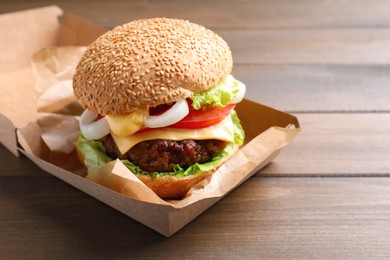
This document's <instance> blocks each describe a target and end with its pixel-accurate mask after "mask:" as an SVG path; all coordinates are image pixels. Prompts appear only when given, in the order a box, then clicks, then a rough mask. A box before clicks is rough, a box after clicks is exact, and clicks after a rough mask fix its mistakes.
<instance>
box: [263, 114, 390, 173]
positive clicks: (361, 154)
mask: <svg viewBox="0 0 390 260" xmlns="http://www.w3.org/2000/svg"><path fill="white" fill-rule="evenodd" d="M297 116H298V119H299V120H300V124H301V126H302V132H301V133H300V135H298V137H297V138H296V140H294V142H293V143H292V144H291V145H289V146H288V147H287V148H286V149H284V150H283V151H282V153H281V154H280V155H279V157H277V158H276V159H275V160H274V162H273V163H271V164H270V165H269V166H268V167H267V168H265V169H264V170H263V171H261V172H260V175H266V176H313V177H314V176H390V135H389V132H390V124H388V123H387V122H390V113H383V114H382V113H367V114H365V113H362V114H360V113H357V114H354V113H352V114H351V113H345V114H344V113H342V114H338V113H330V114H315V113H314V114H297Z"/></svg>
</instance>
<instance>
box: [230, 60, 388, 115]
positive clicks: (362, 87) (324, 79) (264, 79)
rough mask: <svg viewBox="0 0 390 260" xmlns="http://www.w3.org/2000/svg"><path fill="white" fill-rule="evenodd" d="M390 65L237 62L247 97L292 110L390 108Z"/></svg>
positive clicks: (361, 110) (344, 110) (239, 77)
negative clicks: (256, 63) (251, 63)
mask: <svg viewBox="0 0 390 260" xmlns="http://www.w3.org/2000/svg"><path fill="white" fill-rule="evenodd" d="M389 71H390V66H388V65H335V64H323V65H320V64H311V65H305V64H303V65H299V64H295V65H291V64H277V65H271V64H264V65H254V66H249V65H240V64H238V65H235V66H234V68H233V75H234V76H235V77H236V78H238V79H240V80H241V81H243V82H244V83H245V84H246V86H247V94H246V97H247V98H249V99H251V100H253V101H256V102H259V103H263V104H266V105H268V106H271V107H275V108H278V109H280V110H284V111H289V112H293V113H296V112H305V113H308V112H327V113H329V112H378V111H382V112H383V111H387V112H389V111H390V102H389V100H390V88H389V85H390V73H389Z"/></svg>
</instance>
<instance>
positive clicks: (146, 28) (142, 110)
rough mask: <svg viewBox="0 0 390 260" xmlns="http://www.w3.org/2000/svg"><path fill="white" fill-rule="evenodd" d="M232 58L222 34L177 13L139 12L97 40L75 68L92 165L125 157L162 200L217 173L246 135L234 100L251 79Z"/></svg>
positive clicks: (83, 142) (82, 137)
mask: <svg viewBox="0 0 390 260" xmlns="http://www.w3.org/2000/svg"><path fill="white" fill-rule="evenodd" d="M232 63H233V61H232V54H231V51H230V49H229V46H228V45H227V43H226V42H225V41H224V40H223V39H222V38H221V37H220V36H218V35H217V34H215V33H214V32H212V31H211V30H209V29H206V28H205V27H203V26H200V25H197V24H194V23H190V22H188V21H184V20H180V19H167V18H154V19H141V20H135V21H132V22H130V23H127V24H124V25H121V26H118V27H116V28H114V29H113V30H111V31H108V32H107V33H105V34H103V35H102V36H100V37H99V38H98V39H96V41H94V42H93V43H91V44H90V45H89V46H88V47H87V49H86V51H85V52H84V54H83V55H82V57H81V59H80V61H79V63H78V65H77V67H76V71H75V73H74V76H73V90H74V95H75V98H76V100H77V102H78V103H79V104H80V105H81V106H82V107H83V109H84V112H83V113H82V114H81V116H80V133H79V135H78V139H77V141H76V142H75V145H76V148H77V151H78V154H79V158H80V160H81V162H82V163H83V165H85V166H86V168H87V169H88V174H89V175H93V174H94V172H95V171H96V170H98V169H99V168H100V167H101V166H103V165H104V164H106V163H108V162H110V161H112V160H115V159H120V160H121V161H122V162H123V164H124V165H125V166H126V167H127V168H128V169H129V170H130V171H131V172H132V173H133V174H135V175H136V176H137V177H138V178H139V179H140V180H141V181H142V182H144V183H145V185H147V186H148V187H149V188H150V189H152V190H153V191H154V192H155V193H156V194H157V195H158V196H160V197H161V198H163V199H178V198H181V197H182V196H184V195H185V194H186V193H187V192H188V190H189V189H190V188H191V187H192V186H194V185H195V184H197V183H198V182H200V181H201V180H203V179H205V178H207V177H208V176H210V175H212V174H213V173H214V172H215V171H216V170H217V169H218V168H219V167H220V166H221V165H222V164H223V163H224V162H226V160H228V159H229V158H230V157H231V156H232V155H233V154H234V153H235V152H236V151H237V150H238V148H239V146H240V145H242V144H243V142H244V130H243V128H242V127H241V125H240V121H239V119H238V117H237V114H236V112H235V110H234V108H235V106H236V104H237V103H239V102H240V101H241V100H242V99H243V97H244V94H245V85H244V84H243V83H241V82H240V81H238V80H236V79H235V78H234V77H233V76H232V75H231V70H232ZM101 182H104V180H101ZM101 184H103V185H104V183H101Z"/></svg>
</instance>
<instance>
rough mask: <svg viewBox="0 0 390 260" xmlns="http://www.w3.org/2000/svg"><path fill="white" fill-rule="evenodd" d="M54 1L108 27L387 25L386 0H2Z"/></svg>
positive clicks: (12, 6)
mask: <svg viewBox="0 0 390 260" xmlns="http://www.w3.org/2000/svg"><path fill="white" fill-rule="evenodd" d="M50 4H56V5H58V6H60V7H61V8H62V9H63V10H65V11H67V12H73V13H76V14H78V15H80V16H83V17H85V18H87V19H89V20H91V21H94V22H95V23H98V24H100V25H103V26H106V27H107V28H112V27H114V26H116V25H118V24H122V23H125V22H127V21H129V20H133V19H140V18H151V17H174V18H182V19H188V20H190V21H193V22H196V23H200V24H204V25H205V26H207V27H211V28H213V29H216V28H264V29H270V28H303V27H304V28H312V27H383V26H389V25H390V17H389V15H388V12H387V10H388V9H389V8H390V3H389V2H388V1H386V0H372V1H367V0H333V1H332V2H328V1H323V0H311V1H306V0H294V1H285V0H277V1H269V0H260V1H251V0H249V1H248V0H238V1H237V0H236V1H234V0H230V1H220V0H217V1H195V0H191V1H177V0H163V1H153V0H152V1H126V0H122V1H119V0H115V1H109V2H107V1H103V0H98V1H96V0H95V1H75V0H71V1H65V0H59V1H58V0H57V1H55V2H53V1H48V0H35V1H26V0H24V1H21V0H18V1H9V0H6V1H2V3H1V8H0V12H1V13H6V12H11V11H18V10H24V9H29V8H33V7H38V6H45V5H50Z"/></svg>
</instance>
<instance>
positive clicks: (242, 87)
mask: <svg viewBox="0 0 390 260" xmlns="http://www.w3.org/2000/svg"><path fill="white" fill-rule="evenodd" d="M235 84H238V85H237V87H238V92H237V93H236V94H235V95H234V96H233V97H232V99H231V100H230V101H229V104H237V103H240V102H241V101H242V100H243V99H244V96H245V92H246V86H245V84H244V83H242V82H241V81H238V80H236V82H235Z"/></svg>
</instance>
